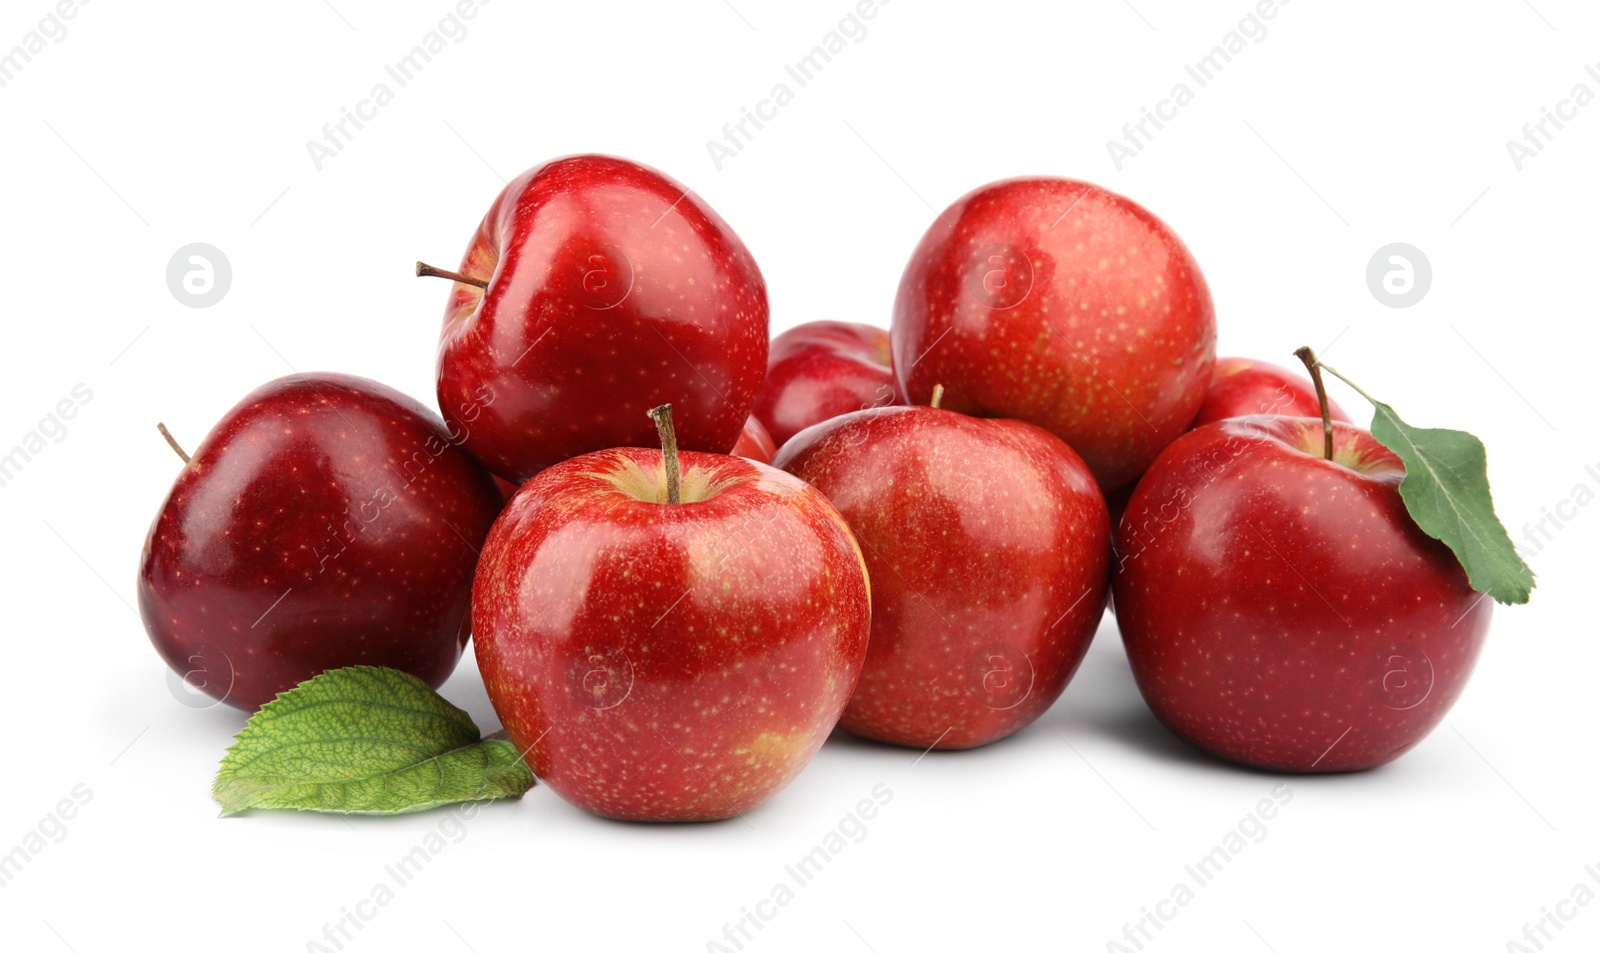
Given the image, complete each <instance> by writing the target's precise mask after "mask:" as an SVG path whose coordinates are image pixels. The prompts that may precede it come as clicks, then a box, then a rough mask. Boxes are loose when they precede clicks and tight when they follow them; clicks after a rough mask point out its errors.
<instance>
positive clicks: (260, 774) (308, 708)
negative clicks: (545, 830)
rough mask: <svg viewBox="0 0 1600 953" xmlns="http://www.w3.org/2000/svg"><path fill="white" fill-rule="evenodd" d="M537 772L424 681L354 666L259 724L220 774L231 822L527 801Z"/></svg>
mask: <svg viewBox="0 0 1600 953" xmlns="http://www.w3.org/2000/svg"><path fill="white" fill-rule="evenodd" d="M532 786H533V772H532V771H530V770H529V769H528V766H527V765H526V764H525V763H523V760H522V758H521V757H520V756H519V755H518V754H517V749H516V748H515V747H514V746H513V745H511V744H510V743H509V742H506V741H484V740H482V738H481V736H480V734H479V732H478V726H477V725H475V724H473V721H472V718H471V717H470V716H469V715H468V714H467V713H466V712H464V711H462V710H461V709H459V708H457V707H456V706H454V705H452V704H450V703H449V702H447V701H445V700H444V699H443V698H441V697H440V696H439V693H438V692H435V691H434V690H433V689H431V688H429V687H428V686H427V685H426V684H425V683H423V681H422V680H421V679H418V678H416V677H415V676H412V675H408V674H406V673H405V672H400V671H396V670H394V669H392V668H377V667H374V666H370V665H353V666H350V667H349V668H339V669H333V670H332V671H327V672H323V673H322V674H321V675H318V676H317V677H315V678H312V679H310V680H308V681H304V682H301V683H300V684H299V685H296V686H295V687H294V688H292V689H290V690H289V691H286V692H283V693H281V694H279V695H278V697H277V698H274V699H273V700H272V701H270V702H267V704H266V705H264V706H262V708H261V710H260V711H258V712H256V713H255V714H254V715H252V716H251V717H250V721H249V722H248V723H247V724H246V725H245V726H244V730H243V731H241V732H239V735H238V737H237V738H236V739H235V740H234V743H233V747H231V748H229V749H228V753H227V754H226V755H225V756H224V757H223V759H222V765H221V767H219V768H218V769H217V779H216V781H215V782H214V783H213V784H212V786H211V795H212V797H215V798H216V799H217V801H219V802H220V803H221V804H222V816H223V817H227V816H228V815H230V814H237V813H239V812H241V811H245V810H249V809H250V808H289V809H294V810H301V811H332V812H336V813H340V814H409V813H411V812H413V811H425V810H427V809H429V808H432V807H437V806H439V805H441V804H451V803H454V802H458V801H487V800H493V799H495V798H505V797H511V798H520V797H521V796H522V795H523V792H525V791H527V790H528V788H530V787H532Z"/></svg>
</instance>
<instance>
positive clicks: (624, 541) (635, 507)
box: [472, 449, 870, 821]
mask: <svg viewBox="0 0 1600 953" xmlns="http://www.w3.org/2000/svg"><path fill="white" fill-rule="evenodd" d="M662 460H663V456H662V453H661V451H658V450H643V449H613V450H604V451H599V452H596V453H591V454H587V455H584V456H581V457H576V458H574V459H571V460H568V461H566V462H564V463H560V464H557V465H556V466H553V467H551V468H549V469H547V470H545V471H544V472H542V473H540V474H539V475H538V476H536V477H534V478H533V479H532V480H530V481H529V482H528V483H527V484H525V485H524V486H523V487H522V489H521V491H520V492H519V493H518V494H517V496H516V497H515V498H514V499H513V500H512V501H511V505H510V506H509V507H508V508H507V509H506V511H505V513H504V515H502V516H501V517H500V519H499V521H498V522H496V523H495V525H494V529H493V530H492V531H491V532H490V533H489V538H488V540H487V541H486V542H485V543H484V546H483V558H482V561H481V562H480V563H479V566H478V574H477V580H476V582H475V584H474V590H473V613H472V616H473V630H474V638H473V644H474V646H475V651H476V652H477V656H478V667H479V669H480V670H481V671H482V672H483V677H484V684H485V686H486V687H487V688H488V692H489V698H490V700H491V701H492V702H493V703H494V709H495V712H496V713H497V714H498V715H499V716H500V720H501V722H502V724H504V726H505V728H506V732H507V735H508V736H509V738H510V740H511V741H512V743H514V744H515V745H516V746H517V747H518V749H519V750H522V751H524V752H525V753H526V754H525V757H526V759H527V761H528V764H529V766H530V767H532V768H533V771H534V773H535V774H536V775H538V777H539V780H540V781H541V782H543V783H544V784H547V785H549V786H550V787H551V788H552V789H553V790H554V791H555V792H556V793H557V794H559V795H561V797H563V798H565V799H566V800H567V801H570V802H571V803H573V804H576V805H577V806H579V807H581V808H583V809H584V810H586V811H590V812H592V813H595V814H599V815H603V816H606V817H615V818H626V819H631V820H651V821H691V820H713V819H717V818H726V817H732V816H734V815H739V814H744V813H746V812H748V811H749V810H751V809H752V808H754V807H755V806H756V805H758V804H760V803H761V802H762V801H764V800H766V799H767V798H768V797H770V796H771V795H772V794H774V793H775V792H776V791H778V790H779V789H780V788H782V787H783V786H784V785H786V784H788V783H789V781H790V780H791V779H792V778H793V777H794V776H795V775H796V774H797V773H798V772H799V771H800V769H801V768H803V767H805V765H806V764H807V762H809V761H810V760H811V757H812V755H813V754H814V753H815V752H816V750H817V748H818V747H820V746H821V744H822V742H823V740H824V739H826V738H827V736H828V733H829V732H830V731H831V730H832V729H833V727H834V724H835V722H836V721H837V720H838V717H839V712H840V711H841V710H842V709H843V708H844V705H845V702H846V701H847V700H848V699H849V697H850V691H851V689H852V688H854V687H855V683H856V677H857V675H858V674H859V672H860V670H861V663H862V659H863V657H864V655H865V653H866V642H867V632H868V628H869V624H870V622H869V619H870V597H869V594H868V588H867V576H866V572H865V569H864V567H863V565H862V561H861V555H860V552H859V550H858V549H857V548H856V544H855V541H854V540H853V539H852V538H851V536H850V530H849V528H848V527H846V525H845V523H844V520H843V519H841V518H840V516H839V514H838V513H837V512H835V511H834V509H833V507H831V506H830V505H829V504H828V501H827V500H826V499H824V498H823V496H822V494H820V493H818V492H817V491H816V490H814V489H812V488H811V487H808V486H806V485H805V484H804V483H802V482H800V481H799V480H797V479H795V478H794V477H791V476H789V475H788V474H786V473H782V472H780V471H778V470H774V469H773V468H771V467H768V466H766V465H764V464H759V463H753V462H751V461H749V460H744V459H740V458H738V457H729V456H721V455H717V454H706V453H683V454H682V455H681V457H680V462H681V471H682V489H681V499H680V502H676V503H674V502H670V501H669V495H668V494H669V490H668V486H667V481H666V478H665V476H664V473H663V463H662Z"/></svg>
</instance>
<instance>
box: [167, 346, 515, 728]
mask: <svg viewBox="0 0 1600 953" xmlns="http://www.w3.org/2000/svg"><path fill="white" fill-rule="evenodd" d="M499 510H500V494H499V493H498V492H497V491H496V490H495V485H494V481H493V480H492V479H490V477H489V474H488V472H487V471H485V470H484V469H483V468H482V467H480V466H479V465H478V464H477V462H476V461H474V460H473V459H472V458H471V457H470V456H468V455H467V453H466V452H465V451H464V450H462V449H461V448H460V447H459V446H458V445H457V444H456V442H455V440H454V439H453V436H452V433H451V431H449V430H447V429H446V428H445V425H444V423H443V422H442V421H440V420H439V418H438V417H436V416H434V415H433V414H432V413H430V412H429V411H428V410H426V409H425V408H424V407H423V406H422V405H421V404H419V403H417V402H416V401H414V400H412V399H411V398H410V397H407V396H406V395H404V394H402V393H400V392H398V391H396V390H393V389H391V388H389V387H385V386H384V385H382V384H379V383H377V382H375V381H370V380H365V379H363V378H360V377H352V376H349V375H345V374H296V375H294V376H292V377H285V378H281V379H279V380H275V381H272V382H271V383H269V384H266V385H264V386H262V387H260V388H258V389H256V390H255V391H252V392H251V393H250V394H249V395H248V396H247V397H245V399H244V400H242V401H240V402H239V404H238V405H237V406H235V407H234V408H233V409H232V410H230V411H228V413H227V414H226V415H225V416H224V417H223V418H222V419H221V420H220V421H218V422H217V425H216V427H215V428H213V429H212V431H211V433H210V434H208V435H207V436H206V438H205V440H203V441H202V442H201V443H200V445H199V446H198V447H197V448H196V449H195V453H194V457H193V458H192V459H191V460H190V461H189V462H188V464H187V465H186V466H185V467H184V468H183V472H182V473H180V474H179V475H178V480H177V482H176V483H175V484H173V487H172V490H171V492H170V493H168V494H167V498H166V501H165V502H163V503H162V504H161V510H160V512H159V513H158V514H157V516H156V519H155V522H154V524H153V525H152V526H151V527H150V534H149V536H148V538H147V539H146V540H145V544H144V552H143V555H142V557H141V561H140V566H139V581H138V598H139V613H140V615H141V616H143V618H144V625H145V631H146V632H148V633H149V635H150V641H151V642H153V643H154V644H155V647H156V650H157V651H158V652H160V653H161V657H162V659H163V660H165V661H166V663H167V664H168V665H169V666H171V667H172V669H173V670H174V671H175V672H178V673H181V674H183V675H185V677H186V681H188V682H189V683H190V684H191V685H192V686H193V687H194V688H197V689H200V690H203V691H205V692H206V693H207V694H209V695H211V696H212V697H213V698H218V699H221V700H224V701H227V702H228V703H229V704H231V705H235V706H238V707H239V708H243V709H246V710H251V709H255V708H258V707H260V706H261V705H263V704H265V703H266V702H268V701H271V700H272V698H273V696H274V695H276V694H277V693H278V692H282V691H287V690H288V689H290V688H293V687H294V686H295V685H296V684H298V683H299V682H302V681H304V680H305V679H308V678H311V677H312V676H313V675H316V674H317V673H319V672H321V671H323V670H324V669H330V668H339V667H341V666H345V665H357V664H361V665H383V666H388V667H390V668H397V669H401V670H403V671H406V672H410V673H411V674H413V675H415V676H417V677H418V678H420V679H422V680H423V681H425V682H427V683H428V684H429V685H433V686H438V685H439V684H441V683H443V682H444V680H445V679H446V678H447V677H448V676H449V675H450V672H451V671H452V670H454V669H455V666H456V661H457V660H458V659H459V658H460V657H461V651H462V649H463V648H465V646H466V643H467V635H468V628H467V609H468V606H469V602H470V598H471V587H472V572H473V567H474V565H475V564H476V562H477V558H478V554H477V547H478V546H480V545H481V544H482V542H483V538H484V535H485V534H486V533H488V531H489V526H490V524H491V523H492V522H493V521H494V518H495V514H496V513H498V512H499Z"/></svg>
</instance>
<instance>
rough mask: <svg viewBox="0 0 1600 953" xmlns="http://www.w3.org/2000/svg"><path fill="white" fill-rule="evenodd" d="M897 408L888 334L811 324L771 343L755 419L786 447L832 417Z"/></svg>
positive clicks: (857, 326)
mask: <svg viewBox="0 0 1600 953" xmlns="http://www.w3.org/2000/svg"><path fill="white" fill-rule="evenodd" d="M898 403H900V400H899V397H898V396H897V394H896V391H895V384H894V368H893V367H891V366H890V358H889V332H887V331H885V330H883V329H882V328H875V327H873V326H872V325H870V324H852V323H849V322H846V321H811V322H809V323H807V324H801V325H797V326H795V327H792V328H790V329H789V330H787V331H785V332H783V333H782V334H780V335H778V336H777V337H775V338H773V339H772V350H771V353H770V355H769V357H768V358H767V379H766V381H765V383H763V384H762V385H761V392H760V393H759V394H757V395H756V409H755V415H756V417H758V418H759V419H760V420H761V423H762V424H763V425H764V426H765V427H766V428H767V432H768V433H770V434H772V440H773V442H774V443H775V444H777V445H778V446H780V447H781V446H783V445H784V444H785V443H786V442H788V440H789V438H790V437H793V436H794V435H795V434H797V433H799V432H800V431H802V430H804V429H806V428H807V427H809V426H811V425H812V424H816V423H821V422H822V421H824V420H827V419H828V418H829V417H837V416H839V415H840V414H848V413H850V412H851V411H855V410H865V409H866V408H868V407H886V406H889V405H891V404H898Z"/></svg>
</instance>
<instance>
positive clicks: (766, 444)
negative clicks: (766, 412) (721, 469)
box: [728, 417, 778, 463]
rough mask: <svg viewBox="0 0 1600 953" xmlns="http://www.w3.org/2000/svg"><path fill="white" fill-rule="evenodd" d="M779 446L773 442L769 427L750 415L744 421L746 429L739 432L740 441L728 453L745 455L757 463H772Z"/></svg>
mask: <svg viewBox="0 0 1600 953" xmlns="http://www.w3.org/2000/svg"><path fill="white" fill-rule="evenodd" d="M777 452H778V448H777V447H776V446H774V445H773V443H772V436H771V434H768V433H767V428H765V427H763V426H761V421H759V420H757V419H756V418H755V417H750V418H749V419H747V420H746V421H745V422H744V429H743V430H741V431H740V432H739V442H738V443H736V444H734V445H733V449H732V450H729V451H728V453H730V454H731V455H733V456H735V457H744V458H745V459H746V460H754V461H755V462H757V463H771V462H772V455H773V454H774V453H777Z"/></svg>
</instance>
